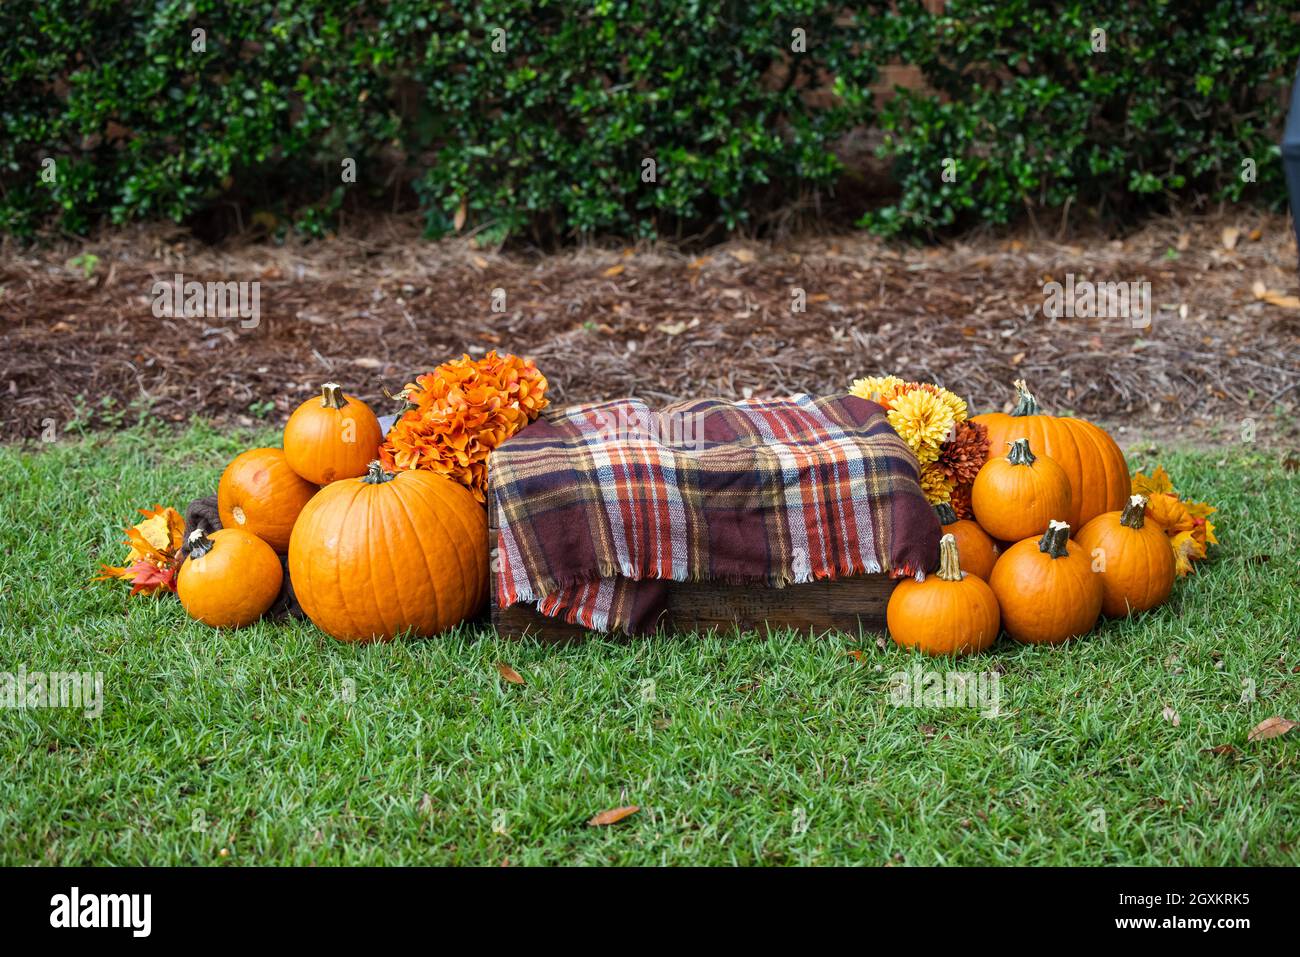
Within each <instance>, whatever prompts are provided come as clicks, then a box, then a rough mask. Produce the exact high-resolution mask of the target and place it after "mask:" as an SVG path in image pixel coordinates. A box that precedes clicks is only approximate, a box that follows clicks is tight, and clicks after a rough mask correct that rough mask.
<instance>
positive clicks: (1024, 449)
mask: <svg viewBox="0 0 1300 957" xmlns="http://www.w3.org/2000/svg"><path fill="white" fill-rule="evenodd" d="M1007 444H1008V445H1010V446H1011V451H1010V452H1008V453H1007V461H1008V462H1010V463H1011V464H1012V465H1033V464H1034V463H1035V462H1037V461H1038V456H1037V455H1035V454H1034V453H1033V452H1031V451H1029V440H1028V439H1016V440H1015V441H1014V442H1008V443H1007Z"/></svg>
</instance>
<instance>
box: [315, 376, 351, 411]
mask: <svg viewBox="0 0 1300 957" xmlns="http://www.w3.org/2000/svg"><path fill="white" fill-rule="evenodd" d="M347 404H348V400H347V399H346V398H344V396H343V386H341V385H339V384H338V383H337V382H326V383H325V384H324V385H323V386H321V387H320V405H321V408H322V409H341V408H343V407H344V406H345V405H347Z"/></svg>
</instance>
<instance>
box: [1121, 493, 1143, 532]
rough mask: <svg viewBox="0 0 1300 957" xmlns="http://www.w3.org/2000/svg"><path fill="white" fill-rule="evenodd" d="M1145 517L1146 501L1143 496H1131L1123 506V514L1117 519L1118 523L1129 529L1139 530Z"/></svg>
mask: <svg viewBox="0 0 1300 957" xmlns="http://www.w3.org/2000/svg"><path fill="white" fill-rule="evenodd" d="M1146 517H1147V500H1146V497H1145V496H1143V495H1132V496H1130V497H1129V500H1128V504H1127V505H1125V506H1124V512H1123V514H1122V515H1120V517H1119V523H1120V524H1121V525H1126V526H1128V527H1129V528H1141V527H1142V526H1143V525H1144V524H1145V523H1146Z"/></svg>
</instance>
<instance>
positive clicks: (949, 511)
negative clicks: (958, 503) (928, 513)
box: [934, 502, 957, 525]
mask: <svg viewBox="0 0 1300 957" xmlns="http://www.w3.org/2000/svg"><path fill="white" fill-rule="evenodd" d="M934 514H935V515H936V516H938V519H939V524H940V525H951V524H952V523H953V522H955V521H957V512H956V511H955V510H954V509H953V507H952V503H951V502H940V503H939V504H938V505H936V506H935V507H934Z"/></svg>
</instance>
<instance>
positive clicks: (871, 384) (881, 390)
mask: <svg viewBox="0 0 1300 957" xmlns="http://www.w3.org/2000/svg"><path fill="white" fill-rule="evenodd" d="M902 384H903V380H902V379H900V378H899V377H898V376H896V375H872V376H867V377H866V378H865V379H854V380H853V385H852V386H850V387H849V395H856V396H857V397H858V398H859V399H866V400H868V401H869V402H879V401H880V399H881V398H882V397H883V396H887V395H889V394H890V393H892V392H893V391H894V390H895V389H896V388H897V387H898V386H900V385H902Z"/></svg>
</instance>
